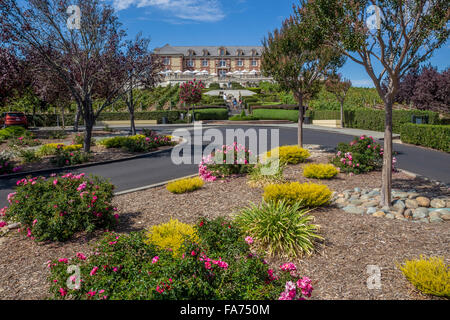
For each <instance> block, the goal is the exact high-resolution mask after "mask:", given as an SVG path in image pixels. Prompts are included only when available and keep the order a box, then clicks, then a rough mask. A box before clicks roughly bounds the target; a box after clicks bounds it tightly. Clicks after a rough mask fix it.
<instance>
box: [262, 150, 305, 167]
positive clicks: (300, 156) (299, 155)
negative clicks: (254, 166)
mask: <svg viewBox="0 0 450 320" xmlns="http://www.w3.org/2000/svg"><path fill="white" fill-rule="evenodd" d="M277 151H278V157H279V159H280V162H281V163H282V164H298V163H300V162H304V161H305V160H306V159H308V158H309V156H310V154H309V152H308V150H306V149H303V148H300V147H299V146H282V147H278V148H275V149H272V150H270V151H269V152H267V154H266V155H265V158H270V157H272V156H276V154H277Z"/></svg>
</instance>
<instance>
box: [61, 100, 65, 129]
mask: <svg viewBox="0 0 450 320" xmlns="http://www.w3.org/2000/svg"><path fill="white" fill-rule="evenodd" d="M61 122H62V128H63V130H64V129H65V127H66V124H65V121H64V106H62V107H61Z"/></svg>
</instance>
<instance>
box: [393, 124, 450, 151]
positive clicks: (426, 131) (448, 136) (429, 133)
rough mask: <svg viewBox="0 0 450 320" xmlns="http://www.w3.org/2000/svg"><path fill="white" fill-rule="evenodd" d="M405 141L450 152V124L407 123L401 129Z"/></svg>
mask: <svg viewBox="0 0 450 320" xmlns="http://www.w3.org/2000/svg"><path fill="white" fill-rule="evenodd" d="M400 136H401V139H402V141H403V142H406V143H411V144H416V145H419V146H424V147H429V148H433V149H437V150H442V151H445V152H450V125H445V126H444V125H442V126H439V125H435V126H433V125H427V124H425V125H420V124H412V123H409V124H405V125H403V126H402V129H401V135H400Z"/></svg>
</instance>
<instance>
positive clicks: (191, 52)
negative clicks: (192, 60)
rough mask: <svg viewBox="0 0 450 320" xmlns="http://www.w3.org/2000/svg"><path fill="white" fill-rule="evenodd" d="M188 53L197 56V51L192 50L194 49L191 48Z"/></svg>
mask: <svg viewBox="0 0 450 320" xmlns="http://www.w3.org/2000/svg"><path fill="white" fill-rule="evenodd" d="M188 55H189V56H190V57H192V56H195V51H194V50H192V49H189V51H188Z"/></svg>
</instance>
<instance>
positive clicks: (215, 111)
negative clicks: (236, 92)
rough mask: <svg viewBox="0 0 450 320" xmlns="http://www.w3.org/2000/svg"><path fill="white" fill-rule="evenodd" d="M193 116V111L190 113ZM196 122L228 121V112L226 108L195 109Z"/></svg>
mask: <svg viewBox="0 0 450 320" xmlns="http://www.w3.org/2000/svg"><path fill="white" fill-rule="evenodd" d="M190 112H191V114H192V110H191V111H190ZM194 114H195V120H197V121H201V120H227V119H228V110H227V109H225V108H208V109H197V108H195V109H194Z"/></svg>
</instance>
